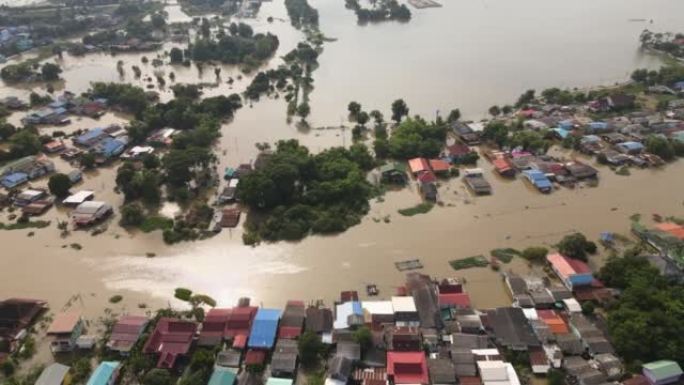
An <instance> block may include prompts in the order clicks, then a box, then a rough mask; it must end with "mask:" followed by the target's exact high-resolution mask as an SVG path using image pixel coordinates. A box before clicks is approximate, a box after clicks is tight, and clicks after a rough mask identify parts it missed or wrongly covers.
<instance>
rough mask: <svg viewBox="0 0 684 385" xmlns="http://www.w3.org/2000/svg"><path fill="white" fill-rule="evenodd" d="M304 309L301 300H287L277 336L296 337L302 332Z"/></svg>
mask: <svg viewBox="0 0 684 385" xmlns="http://www.w3.org/2000/svg"><path fill="white" fill-rule="evenodd" d="M305 316H306V310H305V309H304V302H302V301H288V302H287V305H286V306H285V312H284V313H283V317H282V319H281V320H280V329H279V330H278V337H279V338H297V337H298V336H299V335H300V334H301V333H302V328H303V326H304V318H305Z"/></svg>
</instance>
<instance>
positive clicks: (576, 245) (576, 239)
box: [557, 233, 596, 261]
mask: <svg viewBox="0 0 684 385" xmlns="http://www.w3.org/2000/svg"><path fill="white" fill-rule="evenodd" d="M557 247H558V252H560V253H561V254H563V255H565V256H566V257H570V258H573V259H579V260H582V261H586V260H587V254H594V253H596V244H595V243H594V242H592V241H589V240H587V237H585V236H584V234H582V233H573V234H570V235H566V236H565V237H563V239H561V241H560V242H559V243H558V246H557Z"/></svg>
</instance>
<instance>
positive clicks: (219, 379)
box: [207, 366, 237, 385]
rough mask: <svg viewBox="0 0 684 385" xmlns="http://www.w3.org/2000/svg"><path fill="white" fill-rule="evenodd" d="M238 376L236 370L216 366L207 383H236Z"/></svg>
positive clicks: (218, 384) (213, 384)
mask: <svg viewBox="0 0 684 385" xmlns="http://www.w3.org/2000/svg"><path fill="white" fill-rule="evenodd" d="M236 378H237V374H236V372H235V371H233V370H230V369H227V368H222V367H220V366H214V371H213V372H212V373H211V377H209V383H208V384H207V385H234V384H235V379H236Z"/></svg>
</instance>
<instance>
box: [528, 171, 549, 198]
mask: <svg viewBox="0 0 684 385" xmlns="http://www.w3.org/2000/svg"><path fill="white" fill-rule="evenodd" d="M522 174H523V176H524V177H525V179H527V180H528V181H529V182H530V183H531V184H532V186H534V187H535V188H536V189H537V190H539V191H541V192H543V193H549V192H551V190H552V189H553V185H552V184H551V181H550V180H549V178H547V177H546V175H545V174H544V173H543V172H541V171H539V170H525V171H523V172H522Z"/></svg>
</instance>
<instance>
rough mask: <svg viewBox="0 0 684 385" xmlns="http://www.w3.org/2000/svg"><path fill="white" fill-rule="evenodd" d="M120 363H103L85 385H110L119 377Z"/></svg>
mask: <svg viewBox="0 0 684 385" xmlns="http://www.w3.org/2000/svg"><path fill="white" fill-rule="evenodd" d="M120 367H121V363H120V362H118V361H103V362H102V363H100V365H98V366H97V368H95V370H94V371H93V374H91V375H90V378H89V379H88V382H87V383H86V385H112V384H115V383H116V380H117V378H118V376H119V369H120Z"/></svg>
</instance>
